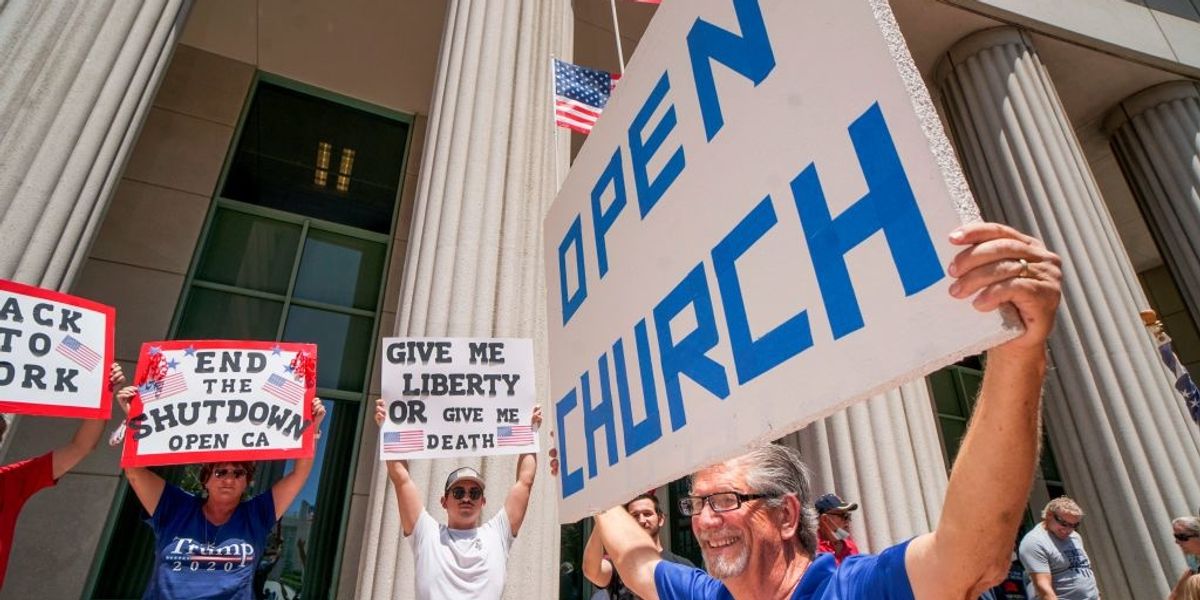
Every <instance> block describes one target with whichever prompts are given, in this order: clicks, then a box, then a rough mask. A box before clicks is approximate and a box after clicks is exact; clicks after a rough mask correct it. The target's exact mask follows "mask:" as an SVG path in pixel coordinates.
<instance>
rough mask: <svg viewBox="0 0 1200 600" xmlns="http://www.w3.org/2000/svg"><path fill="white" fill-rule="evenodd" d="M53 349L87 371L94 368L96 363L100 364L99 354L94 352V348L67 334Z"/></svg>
mask: <svg viewBox="0 0 1200 600" xmlns="http://www.w3.org/2000/svg"><path fill="white" fill-rule="evenodd" d="M54 350H55V351H57V352H58V353H59V354H61V355H63V356H65V357H67V358H69V359H71V362H73V363H75V364H77V365H79V366H81V367H83V368H84V369H87V370H88V371H93V370H95V369H96V365H99V364H100V355H99V354H96V351H95V350H92V349H91V348H88V347H87V345H86V344H84V343H83V342H80V341H79V340H77V339H75V338H74V337H71V336H69V335H68V336H67V337H64V338H63V339H62V341H61V342H59V343H58V346H55V348H54Z"/></svg>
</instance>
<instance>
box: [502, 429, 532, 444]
mask: <svg viewBox="0 0 1200 600" xmlns="http://www.w3.org/2000/svg"><path fill="white" fill-rule="evenodd" d="M532 443H533V427H531V426H529V425H505V426H504V427H497V428H496V445H497V446H528V445H530V444H532Z"/></svg>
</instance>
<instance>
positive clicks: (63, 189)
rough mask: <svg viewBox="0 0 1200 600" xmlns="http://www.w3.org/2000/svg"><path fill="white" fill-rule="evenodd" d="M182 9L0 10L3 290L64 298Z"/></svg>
mask: <svg viewBox="0 0 1200 600" xmlns="http://www.w3.org/2000/svg"><path fill="white" fill-rule="evenodd" d="M190 5H191V2H190V0H146V1H144V2H141V1H139V2H129V1H123V0H97V1H94V2H93V1H89V2H75V1H71V0H32V1H21V2H4V3H0V148H3V149H4V150H3V157H2V158H0V279H13V280H17V281H22V282H25V283H30V284H33V285H38V286H42V287H48V288H54V289H59V290H66V289H67V288H69V287H70V284H71V281H72V279H73V278H74V275H75V272H76V271H77V270H78V268H79V266H80V264H81V263H82V262H83V259H84V258H85V257H86V256H87V253H88V250H89V249H90V248H91V240H92V238H93V236H94V235H95V232H96V229H97V227H98V226H99V224H100V221H101V218H102V217H103V215H104V211H105V209H106V207H107V205H108V200H109V197H110V195H111V193H112V189H113V186H114V185H115V183H116V181H117V178H118V176H119V174H120V172H121V169H122V168H123V166H124V164H125V158H126V156H127V155H128V153H129V149H130V147H131V146H132V144H133V141H134V139H136V137H137V134H138V131H139V130H140V129H141V124H142V121H143V117H144V116H145V111H146V109H147V107H148V106H149V104H150V100H151V99H152V98H153V97H154V94H155V92H156V91H157V90H158V84H159V81H160V80H161V79H162V74H163V71H164V70H165V68H166V65H167V63H168V62H169V59H170V55H171V51H172V50H173V48H174V47H175V39H176V38H177V37H178V35H179V33H180V32H181V30H182V26H183V21H184V19H185V18H186V16H187V9H188V7H190Z"/></svg>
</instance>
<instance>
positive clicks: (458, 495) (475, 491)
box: [450, 487, 483, 500]
mask: <svg viewBox="0 0 1200 600" xmlns="http://www.w3.org/2000/svg"><path fill="white" fill-rule="evenodd" d="M450 495H451V496H453V497H454V499H455V500H462V499H463V496H470V497H471V499H472V500H478V499H480V498H482V497H483V490H482V489H479V488H471V491H469V492H468V491H467V488H462V487H453V488H450Z"/></svg>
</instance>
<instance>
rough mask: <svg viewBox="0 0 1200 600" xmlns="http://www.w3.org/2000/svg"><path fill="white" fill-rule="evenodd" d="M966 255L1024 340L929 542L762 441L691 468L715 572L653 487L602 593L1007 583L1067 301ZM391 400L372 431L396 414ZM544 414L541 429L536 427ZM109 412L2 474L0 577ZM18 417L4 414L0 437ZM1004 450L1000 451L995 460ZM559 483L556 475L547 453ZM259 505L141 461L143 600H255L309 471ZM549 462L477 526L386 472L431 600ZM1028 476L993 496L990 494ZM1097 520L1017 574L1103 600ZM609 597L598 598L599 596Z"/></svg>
mask: <svg viewBox="0 0 1200 600" xmlns="http://www.w3.org/2000/svg"><path fill="white" fill-rule="evenodd" d="M951 242H952V243H954V244H956V245H959V246H962V247H963V250H962V252H961V253H960V254H959V255H958V256H957V257H955V259H954V261H953V263H952V264H951V265H950V267H949V269H948V271H949V273H950V274H951V275H952V276H954V277H955V278H956V279H957V281H956V283H955V284H954V285H952V286H951V287H950V290H951V294H952V295H953V296H955V297H957V298H962V299H967V298H973V304H974V306H975V307H976V308H978V309H980V310H985V311H986V310H993V309H995V308H996V307H997V306H998V305H1000V304H1001V303H1011V304H1012V305H1013V306H1014V307H1015V308H1016V310H1017V312H1018V313H1019V315H1020V317H1021V319H1022V320H1023V321H1024V325H1025V332H1024V333H1023V334H1021V335H1020V336H1019V337H1017V338H1016V339H1013V340H1010V341H1008V342H1006V343H1004V344H1002V345H1000V346H997V347H996V348H993V349H992V350H991V351H990V352H989V358H988V365H987V369H986V371H985V374H984V379H983V383H982V388H981V393H980V396H979V399H978V401H977V406H976V409H975V413H974V418H973V419H972V421H971V423H970V427H969V429H968V432H967V434H966V436H965V438H964V440H963V442H962V445H961V449H960V452H959V454H958V456H957V459H956V461H955V464H954V467H953V469H952V471H951V476H950V481H949V486H948V489H947V493H946V497H945V500H944V505H943V508H942V511H941V517H940V520H939V522H938V524H937V527H936V528H935V529H934V531H932V532H930V533H927V534H923V535H919V536H917V537H915V538H913V539H911V540H906V541H902V542H900V543H898V544H896V545H893V546H891V547H888V548H885V549H883V550H882V551H881V552H879V553H878V554H873V555H871V554H862V553H860V552H859V548H858V544H857V543H856V542H855V541H854V539H853V537H852V536H851V534H850V528H851V523H852V519H853V516H854V513H855V511H857V510H858V508H859V506H858V504H857V503H855V502H848V501H845V500H843V499H842V498H841V497H840V496H838V495H837V494H836V493H832V492H830V493H826V494H824V495H822V496H820V497H816V498H814V494H813V490H812V489H811V484H810V481H809V474H808V469H807V467H806V466H805V465H804V463H803V462H802V461H801V459H800V456H799V454H798V453H797V452H796V451H795V450H793V449H791V448H788V447H785V446H781V445H775V444H767V445H762V446H758V447H755V448H754V449H752V450H750V451H749V452H747V453H745V454H743V455H741V456H737V457H735V458H732V459H729V460H726V461H723V462H720V463H717V464H714V465H711V466H708V467H706V468H703V469H701V470H699V471H697V472H696V473H694V474H693V475H692V477H691V479H690V491H689V493H688V495H687V496H686V497H684V498H682V499H681V500H680V502H679V506H678V508H679V511H680V513H681V514H682V515H684V516H686V517H690V519H691V527H692V532H693V533H694V535H695V537H696V540H697V541H698V543H699V547H700V551H701V555H702V557H703V567H702V568H698V567H697V566H695V565H693V564H692V563H691V562H690V561H688V560H687V559H686V558H683V557H680V556H678V555H675V554H673V553H672V552H670V550H669V549H667V548H664V546H663V544H662V541H661V540H660V537H659V534H660V531H661V529H662V527H663V525H664V523H665V515H664V513H663V510H662V508H661V507H660V505H659V498H658V497H657V496H656V495H655V494H653V493H647V494H643V495H640V496H638V497H636V498H634V499H632V500H630V501H629V502H628V503H626V504H624V505H622V506H617V507H614V508H612V509H610V510H607V511H605V512H603V513H600V514H599V515H597V516H596V517H595V519H594V523H595V527H594V529H593V533H592V536H591V538H590V539H589V540H588V542H587V546H586V548H585V551H584V563H583V572H584V574H585V576H586V577H587V578H588V579H589V580H590V581H592V582H593V583H594V584H595V585H596V586H597V587H599V588H601V589H602V590H603V594H604V595H605V596H607V597H608V598H613V599H616V598H622V599H624V598H645V599H656V598H661V599H664V600H666V599H675V598H680V599H701V598H713V599H717V598H721V599H726V598H732V599H768V598H792V599H794V600H800V599H804V600H832V599H852V598H854V599H857V598H872V599H884V600H886V599H891V598H896V599H900V598H905V599H907V598H914V597H915V598H979V597H995V596H994V593H995V592H994V591H993V589H992V588H993V586H994V585H995V584H996V583H998V582H999V581H1000V580H1001V579H1002V578H1003V577H1004V576H1005V575H1007V574H1008V571H1009V566H1010V563H1011V562H1012V557H1011V552H1010V550H1009V549H1010V548H1011V544H1010V542H1011V536H1012V535H1013V533H1014V532H1015V531H1016V530H1017V528H1018V526H1019V520H1020V515H1021V514H1022V513H1023V512H1024V506H1025V503H1026V500H1027V498H1026V491H1027V490H1028V488H1029V484H1030V483H1031V481H1032V476H1033V466H1034V464H1035V463H1036V459H1037V451H1038V434H1039V424H1038V421H1039V419H1038V415H1039V413H1040V409H1041V388H1042V383H1043V379H1044V377H1045V373H1046V368H1047V365H1046V348H1045V344H1046V339H1047V336H1048V335H1049V333H1050V330H1051V327H1052V324H1053V321H1054V315H1055V312H1056V309H1057V306H1058V303H1059V299H1060V287H1059V286H1060V279H1061V267H1060V261H1059V258H1058V257H1057V256H1056V255H1054V254H1053V253H1051V252H1049V251H1048V250H1046V249H1045V247H1044V246H1043V245H1042V244H1041V243H1040V242H1039V241H1038V240H1036V239H1034V238H1031V237H1029V236H1026V235H1024V234H1021V233H1019V232H1017V231H1014V230H1012V229H1011V228H1008V227H1006V226H1003V225H997V224H989V223H978V224H972V225H966V226H963V227H961V228H960V229H958V230H957V231H956V232H954V233H953V234H952V235H951ZM124 382H125V377H124V375H123V374H122V372H121V368H120V367H119V366H118V365H115V364H114V365H112V367H111V370H110V373H109V385H110V387H111V389H112V390H113V391H114V392H115V394H116V399H117V402H118V405H119V406H120V407H121V408H122V409H123V410H124V411H125V413H126V414H128V412H129V410H130V404H131V400H132V399H133V398H134V396H135V395H136V394H137V389H136V388H134V387H122V385H123V384H124ZM324 416H325V409H324V406H323V405H322V403H321V402H320V401H315V402H314V403H313V410H312V414H311V415H310V418H311V419H312V422H313V424H314V431H315V432H316V433H315V435H317V436H319V435H320V423H321V421H322V419H323V418H324ZM384 417H385V415H384V407H383V402H382V400H380V401H378V403H377V405H376V410H375V420H376V423H377V424H379V423H382V422H383V420H384ZM541 420H542V415H541V410H540V408H535V409H534V411H533V416H532V423H531V425H532V426H533V428H534V429H535V430H536V428H537V427H538V426H539V425H540V424H541ZM104 424H105V421H104V420H87V421H84V422H83V423H82V424H81V425H80V426H79V429H78V431H77V432H76V433H75V435H74V437H72V439H71V440H70V441H69V442H68V443H67V444H66V445H64V446H62V447H59V448H57V449H55V450H52V451H50V452H48V453H46V454H43V455H41V456H39V457H36V458H31V459H28V460H23V461H19V462H15V463H12V464H9V465H5V466H3V467H0V492H2V493H0V585H2V584H3V576H4V572H5V569H6V565H7V559H8V555H9V551H10V548H11V543H12V536H13V530H14V526H15V523H16V520H17V516H18V513H19V511H20V509H21V507H22V506H23V505H24V504H25V503H26V502H27V500H29V498H30V496H32V495H34V494H35V493H36V492H38V491H39V490H41V489H44V488H46V487H49V486H53V485H54V484H55V483H56V482H57V481H58V479H59V478H61V477H62V476H63V475H64V474H65V473H66V472H67V471H69V470H70V469H71V468H72V467H74V466H75V465H77V464H78V463H79V462H80V461H81V460H82V459H83V458H84V457H86V456H87V455H88V454H89V453H90V452H91V451H92V450H93V449H94V448H95V447H96V445H97V442H98V440H99V438H100V435H101V432H102V430H103V427H104ZM6 426H7V422H6V421H5V420H3V419H0V437H2V436H3V434H4V431H5V429H6ZM999 446H1004V447H1005V448H1006V451H1005V452H1002V453H998V452H994V451H993V450H992V449H993V448H995V447H999ZM550 462H551V472H552V473H554V472H556V466H557V465H556V462H557V461H556V460H555V456H554V451H553V450H552V451H551V461H550ZM293 464H294V467H293V469H292V471H291V472H290V473H287V474H286V475H284V476H283V477H282V478H281V479H279V480H278V481H276V482H274V484H273V485H272V486H271V487H270V488H269V489H267V490H266V491H263V492H262V493H259V494H257V495H255V496H253V497H250V498H246V496H247V490H248V489H250V488H251V485H252V483H253V480H254V476H255V473H256V470H257V469H256V465H255V463H252V462H220V463H207V464H202V465H197V468H198V472H199V482H200V484H201V486H202V488H203V490H202V492H201V493H200V494H192V493H189V492H187V491H185V490H183V489H181V488H180V487H179V486H177V485H175V484H172V483H169V482H167V481H166V480H164V479H163V477H161V476H160V475H158V474H156V473H155V472H153V471H151V470H149V469H146V468H140V467H131V468H126V469H125V475H126V478H127V479H128V481H129V484H130V487H131V488H132V490H133V492H134V494H135V496H136V497H137V500H138V502H139V503H140V505H141V507H142V508H143V509H144V511H145V514H146V517H147V519H146V520H147V522H148V523H149V525H150V527H151V529H152V530H153V532H154V535H155V544H154V557H155V558H154V561H155V564H154V568H153V570H152V572H151V576H150V579H149V582H148V584H147V587H146V593H145V597H146V598H169V599H173V598H181V599H182V598H202V597H203V598H237V599H245V600H251V599H253V598H255V597H256V596H257V595H258V593H259V590H256V589H255V588H256V585H259V584H256V583H255V581H256V567H257V566H258V564H259V561H260V560H262V559H263V557H264V555H265V554H266V547H267V545H268V538H269V537H270V536H271V535H272V532H273V531H275V530H276V526H277V525H276V524H277V522H278V521H279V520H280V519H281V518H282V517H283V515H284V514H285V512H286V511H287V510H288V507H289V506H290V505H291V504H292V502H293V500H295V498H296V497H297V495H298V494H299V493H300V491H301V489H302V488H303V487H304V485H305V482H306V481H307V479H308V477H309V474H310V472H311V471H312V468H313V459H311V458H307V459H297V460H295V461H294V463H293ZM537 465H538V457H537V455H536V454H534V453H528V454H522V455H520V456H519V457H518V459H517V461H516V473H515V478H514V482H513V484H512V485H511V486H510V487H509V488H508V490H507V491H506V492H505V496H504V501H503V502H504V503H503V506H502V507H501V508H500V510H498V511H497V512H496V513H495V515H494V516H493V517H491V518H490V519H488V520H487V521H486V522H482V523H481V521H482V514H483V510H484V508H485V506H486V504H487V494H486V489H485V488H486V484H485V481H484V479H483V478H482V477H481V476H480V474H479V473H478V472H477V471H475V470H474V469H472V468H470V467H460V468H457V469H454V470H453V471H451V472H450V473H449V474H448V476H447V477H446V480H445V485H444V486H443V491H442V496H441V499H440V504H441V507H442V508H443V509H444V510H445V513H446V514H445V519H444V521H445V523H444V524H443V523H441V522H439V520H438V519H435V518H434V516H433V515H431V514H430V512H429V511H428V510H427V509H426V507H425V505H424V503H423V502H422V498H423V497H424V493H423V491H422V490H421V489H420V488H419V486H418V485H417V483H416V482H415V481H414V480H413V478H412V477H411V476H410V475H409V471H408V465H407V463H406V462H405V461H399V460H395V461H387V465H386V467H387V474H388V478H389V480H390V482H391V484H392V487H393V490H394V492H395V495H396V499H397V508H398V513H399V518H400V525H401V532H402V535H403V536H404V537H405V538H408V539H409V540H411V544H412V547H413V551H414V556H415V567H416V594H417V597H418V598H421V599H426V598H486V599H497V598H500V596H501V595H502V593H503V590H504V585H505V581H506V577H507V558H508V555H509V551H510V548H511V546H512V544H513V542H514V540H515V539H516V537H517V535H518V534H519V532H520V529H521V525H522V523H523V522H524V520H525V516H526V511H527V510H528V506H529V500H530V496H531V494H532V489H533V483H534V478H535V475H536V473H537ZM996 480H1003V481H1010V482H1017V483H1018V484H1020V483H1023V484H1024V485H1011V486H1006V487H1005V488H1003V489H1002V490H1000V491H997V490H996V488H995V487H994V486H992V485H989V483H990V482H993V481H996ZM1083 517H1084V511H1083V509H1082V508H1081V507H1080V506H1079V504H1078V503H1076V502H1075V501H1074V500H1072V499H1070V498H1066V497H1062V498H1056V499H1054V500H1052V501H1051V502H1050V503H1049V504H1047V505H1046V507H1045V509H1044V510H1043V511H1042V513H1041V521H1040V522H1039V523H1037V524H1035V526H1034V527H1033V528H1032V529H1031V530H1030V531H1029V532H1028V533H1027V534H1026V535H1025V536H1024V538H1023V539H1022V540H1021V542H1020V546H1019V551H1018V554H1019V558H1020V562H1021V563H1022V565H1023V566H1024V570H1025V572H1026V574H1027V577H1028V594H1029V597H1030V598H1063V599H1068V600H1070V599H1081V600H1082V599H1092V598H1099V592H1098V588H1097V584H1096V580H1095V577H1094V574H1093V572H1092V567H1091V561H1090V559H1089V557H1088V555H1087V553H1086V551H1085V550H1084V546H1083V539H1082V537H1081V536H1080V534H1079V533H1078V531H1077V529H1078V528H1079V526H1080V524H1081V522H1082V519H1083ZM1172 528H1173V534H1174V538H1175V540H1176V542H1177V544H1178V545H1179V547H1180V549H1181V550H1182V551H1183V552H1184V554H1185V556H1186V557H1187V561H1188V565H1189V567H1188V569H1187V570H1186V571H1185V572H1183V573H1181V574H1180V577H1179V579H1178V582H1177V583H1176V585H1175V586H1174V590H1173V592H1172V594H1171V599H1173V600H1183V599H1187V600H1200V595H1198V594H1200V592H1198V591H1197V590H1198V589H1200V558H1198V557H1200V519H1198V518H1197V517H1192V516H1188V517H1180V518H1178V519H1175V520H1174V522H1173V523H1172ZM601 597H603V596H601Z"/></svg>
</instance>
